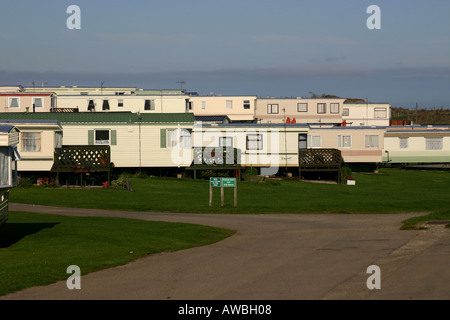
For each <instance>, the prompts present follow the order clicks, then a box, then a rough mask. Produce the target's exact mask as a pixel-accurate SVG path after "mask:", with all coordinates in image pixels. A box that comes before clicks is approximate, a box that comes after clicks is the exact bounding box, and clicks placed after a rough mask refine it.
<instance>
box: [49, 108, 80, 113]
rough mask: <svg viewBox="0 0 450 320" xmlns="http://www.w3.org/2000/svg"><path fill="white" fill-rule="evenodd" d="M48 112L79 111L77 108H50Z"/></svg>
mask: <svg viewBox="0 0 450 320" xmlns="http://www.w3.org/2000/svg"><path fill="white" fill-rule="evenodd" d="M50 112H79V109H78V108H51V109H50Z"/></svg>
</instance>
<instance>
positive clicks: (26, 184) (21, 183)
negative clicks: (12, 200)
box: [17, 177, 33, 188]
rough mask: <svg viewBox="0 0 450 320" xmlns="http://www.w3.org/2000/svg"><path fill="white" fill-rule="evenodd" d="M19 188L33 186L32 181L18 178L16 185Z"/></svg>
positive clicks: (26, 178)
mask: <svg viewBox="0 0 450 320" xmlns="http://www.w3.org/2000/svg"><path fill="white" fill-rule="evenodd" d="M17 186H18V187H19V188H29V187H32V186H33V180H31V179H30V178H28V177H19V183H18V184H17Z"/></svg>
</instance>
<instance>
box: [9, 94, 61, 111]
mask: <svg viewBox="0 0 450 320" xmlns="http://www.w3.org/2000/svg"><path fill="white" fill-rule="evenodd" d="M55 104H56V97H55V95H54V94H53V93H51V92H47V93H24V92H18V93H15V92H11V93H0V113H4V112H49V111H50V109H51V108H53V107H54V106H55Z"/></svg>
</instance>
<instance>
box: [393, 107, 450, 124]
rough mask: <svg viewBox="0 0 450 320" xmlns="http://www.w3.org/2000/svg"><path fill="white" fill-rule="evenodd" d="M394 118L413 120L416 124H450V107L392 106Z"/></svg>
mask: <svg viewBox="0 0 450 320" xmlns="http://www.w3.org/2000/svg"><path fill="white" fill-rule="evenodd" d="M391 119H392V120H411V121H412V122H413V123H414V124H450V109H444V108H443V107H441V108H432V109H419V108H415V109H407V108H394V107H392V108H391Z"/></svg>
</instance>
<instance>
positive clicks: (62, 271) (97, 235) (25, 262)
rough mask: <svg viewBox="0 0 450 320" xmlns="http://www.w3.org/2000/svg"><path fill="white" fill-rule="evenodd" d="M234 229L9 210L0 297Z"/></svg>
mask: <svg viewBox="0 0 450 320" xmlns="http://www.w3.org/2000/svg"><path fill="white" fill-rule="evenodd" d="M233 233H234V231H231V230H225V229H220V228H213V227H208V226H201V225H193V224H184V223H169V222H154V221H141V220H133V219H121V218H104V217H67V216H57V215H46V214H37V213H25V212H11V213H10V219H9V221H8V222H7V223H6V225H5V226H4V227H3V229H2V230H1V231H0V261H1V267H0V296H1V295H5V294H7V293H10V292H14V291H17V290H20V289H23V288H27V287H31V286H37V285H45V284H50V283H53V282H55V281H57V280H66V279H67V278H68V277H69V276H70V274H67V273H66V271H67V267H69V266H70V265H77V266H79V267H80V269H81V272H82V274H86V273H89V272H92V271H95V270H99V269H103V268H107V267H113V266H117V265H122V264H125V263H128V262H130V261H132V260H135V259H138V258H141V257H144V256H146V255H149V254H154V253H158V252H164V251H176V250H181V249H186V248H190V247H194V246H202V245H207V244H211V243H214V242H217V241H220V240H222V239H224V238H226V237H228V236H230V235H232V234H233Z"/></svg>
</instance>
